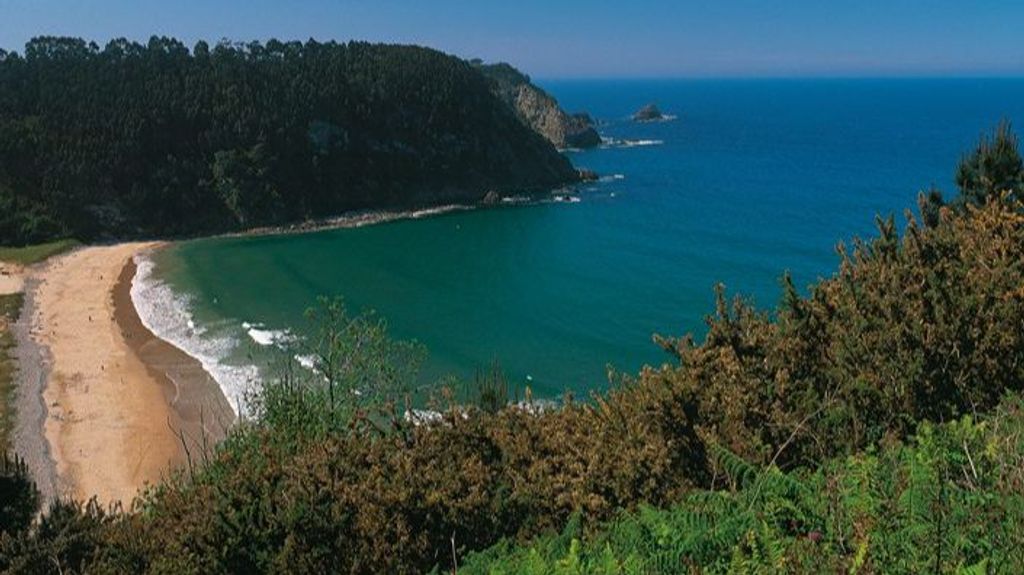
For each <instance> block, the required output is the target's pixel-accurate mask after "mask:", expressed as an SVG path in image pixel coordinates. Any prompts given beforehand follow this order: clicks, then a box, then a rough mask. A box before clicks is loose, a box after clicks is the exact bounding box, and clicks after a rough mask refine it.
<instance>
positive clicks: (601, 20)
mask: <svg viewBox="0 0 1024 575" xmlns="http://www.w3.org/2000/svg"><path fill="white" fill-rule="evenodd" d="M41 34H50V35H55V34H59V35H74V36H81V37H85V38H87V39H91V40H96V41H97V42H98V43H100V44H102V43H104V42H106V41H107V40H109V39H111V38H114V37H119V36H125V37H128V38H131V39H138V40H145V39H147V38H148V37H149V36H150V35H152V34H160V35H171V36H176V37H178V38H180V39H182V40H183V41H185V42H186V43H187V44H189V45H192V44H193V43H194V42H195V41H196V40H198V39H206V40H211V41H215V40H218V39H220V38H225V37H226V38H230V39H232V40H264V39H267V38H270V37H276V38H279V39H303V40H304V39H308V38H310V37H312V38H316V39H318V40H329V39H334V40H339V41H342V40H349V39H360V40H371V41H386V42H402V43H415V44H424V45H429V46H433V47H436V48H439V49H442V50H445V51H447V52H451V53H454V54H457V55H460V56H463V57H467V58H468V57H481V58H484V59H485V60H488V61H496V60H504V61H508V62H511V63H513V64H515V65H516V66H518V67H520V68H522V69H523V70H524V71H526V72H528V73H530V74H532V75H534V76H536V77H547V78H557V77H624V76H646V77H653V76H808V75H809V76H821V75H830V76H836V75H838V76H865V75H866V76H891V75H932V76H934V75H1022V74H1024V0H955V1H954V0H882V1H875V0H759V1H755V0H706V1H699V2H698V1H684V0H676V1H665V2H654V1H651V0H632V1H630V2H615V3H612V2H608V1H605V0H589V1H588V0H543V1H542V0H518V1H516V0H506V1H502V2H499V1H495V0H403V1H399V0H357V1H351V0H306V1H302V0H298V1H289V0H273V1H268V0H227V1H214V0H208V1H205V2H200V1H197V0H131V1H129V0H65V1H62V2H58V1H56V0H0V47H3V48H5V49H8V50H11V49H16V50H18V51H21V49H22V47H23V46H24V43H25V41H26V40H28V39H29V38H31V37H32V36H36V35H41Z"/></svg>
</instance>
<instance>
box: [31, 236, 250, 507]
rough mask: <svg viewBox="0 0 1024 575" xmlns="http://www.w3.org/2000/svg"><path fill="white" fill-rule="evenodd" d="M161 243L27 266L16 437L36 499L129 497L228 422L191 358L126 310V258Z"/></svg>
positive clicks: (112, 501)
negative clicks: (35, 486)
mask: <svg viewBox="0 0 1024 575" xmlns="http://www.w3.org/2000/svg"><path fill="white" fill-rule="evenodd" d="M159 245H160V244H158V243H124V244H115V245H110V246H92V247H85V248H80V249H77V250H74V251H72V252H70V253H68V254H64V255H61V256H58V257H55V258H53V259H51V260H49V261H48V262H46V263H45V264H42V265H40V266H33V267H32V268H30V270H28V271H29V274H28V276H27V283H26V290H25V306H24V308H23V310H22V317H21V319H20V320H19V322H18V325H17V328H16V337H17V340H18V351H17V357H18V363H19V370H18V378H17V379H18V403H17V407H18V414H17V416H18V423H17V430H16V433H15V442H16V443H15V445H16V446H17V449H18V450H19V452H20V453H21V454H22V455H24V456H25V457H26V459H27V460H28V461H29V465H30V468H31V469H32V473H33V477H35V478H36V480H37V481H38V482H39V484H40V489H41V491H42V492H43V497H44V500H45V501H51V500H52V499H54V498H57V497H68V496H71V497H74V498H75V499H77V500H80V501H85V500H88V499H89V498H91V497H96V498H97V500H98V501H99V503H100V504H101V505H103V506H109V505H116V504H117V503H118V502H120V504H121V505H122V506H124V507H127V506H129V505H130V504H131V502H132V500H133V499H134V498H135V496H136V495H138V494H139V493H140V490H142V489H144V488H145V487H146V486H147V485H154V484H156V483H158V482H159V481H160V480H162V479H163V478H165V477H167V476H169V475H170V474H171V473H172V472H173V471H174V470H175V469H181V468H182V467H184V466H186V465H187V464H188V462H189V460H190V459H191V460H192V461H198V460H199V459H200V458H202V457H203V456H204V454H203V452H204V450H207V449H208V448H210V447H212V445H213V444H215V443H216V441H218V440H219V439H221V438H223V437H224V435H225V433H226V431H227V429H228V427H229V426H230V424H231V423H232V422H233V420H234V414H233V412H231V410H230V406H228V404H227V400H226V399H225V398H224V397H223V394H222V393H221V391H220V388H219V386H217V384H216V383H215V382H213V380H212V378H211V377H210V376H209V374H207V373H206V372H205V371H204V370H203V369H202V366H201V365H200V364H199V362H198V361H197V360H195V359H194V358H192V357H191V356H189V355H187V354H186V353H185V352H183V351H181V350H179V349H178V348H176V347H174V346H173V345H171V344H170V343H168V342H165V341H164V340H162V339H160V338H158V337H156V336H155V335H154V334H153V333H152V332H150V331H149V330H148V329H146V328H145V327H144V326H143V325H142V322H141V320H140V319H139V316H138V312H137V311H136V310H135V306H134V304H133V303H132V300H131V293H130V292H131V285H132V280H133V279H134V276H135V269H136V267H135V263H134V257H135V255H136V254H137V253H140V252H142V251H145V250H148V249H154V248H156V247H158V246H159ZM225 410H226V413H228V414H230V415H231V417H230V419H229V418H227V417H226V416H225Z"/></svg>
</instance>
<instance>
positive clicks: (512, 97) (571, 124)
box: [472, 60, 601, 149]
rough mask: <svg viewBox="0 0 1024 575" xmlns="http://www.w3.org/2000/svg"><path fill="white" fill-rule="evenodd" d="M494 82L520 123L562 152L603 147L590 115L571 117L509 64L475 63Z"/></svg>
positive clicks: (502, 98) (496, 90)
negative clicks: (567, 149)
mask: <svg viewBox="0 0 1024 575" xmlns="http://www.w3.org/2000/svg"><path fill="white" fill-rule="evenodd" d="M472 64H473V65H475V66H476V67H477V68H478V69H479V70H480V71H481V72H482V73H483V74H484V76H486V77H487V78H489V79H490V80H491V83H492V86H493V91H494V93H495V94H496V95H497V96H498V97H499V98H500V99H501V100H502V101H504V102H505V103H506V104H508V105H509V106H510V107H511V108H512V109H513V110H514V111H515V113H516V115H517V116H518V117H519V119H520V120H521V121H522V122H523V123H524V124H526V125H527V126H529V127H530V128H533V130H534V131H536V132H537V133H539V134H540V135H542V136H544V137H545V138H547V140H548V141H549V142H551V143H552V144H554V145H555V147H557V148H560V149H565V148H591V147H594V146H597V145H599V144H600V143H601V136H600V135H598V133H597V130H596V129H594V121H593V119H591V117H590V116H589V115H587V114H569V113H567V112H566V111H565V110H563V109H562V108H561V107H560V106H559V105H558V101H557V100H555V98H554V97H552V96H551V95H550V94H548V93H547V92H545V91H544V90H542V89H540V88H538V87H537V86H535V85H533V83H531V82H530V77H529V76H527V75H526V74H523V73H522V72H520V71H519V70H516V69H515V68H513V67H512V66H510V65H509V64H504V63H501V64H483V63H482V62H481V61H479V60H474V61H473V62H472Z"/></svg>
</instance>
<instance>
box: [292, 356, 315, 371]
mask: <svg viewBox="0 0 1024 575" xmlns="http://www.w3.org/2000/svg"><path fill="white" fill-rule="evenodd" d="M295 361H297V362H299V365H301V366H302V367H304V368H306V369H308V370H309V371H314V372H315V371H316V356H315V355H302V354H298V355H296V356H295Z"/></svg>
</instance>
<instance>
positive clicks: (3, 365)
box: [0, 293, 24, 454]
mask: <svg viewBox="0 0 1024 575" xmlns="http://www.w3.org/2000/svg"><path fill="white" fill-rule="evenodd" d="M23 301H24V297H23V296H22V294H20V293H15V294H3V295H0V454H6V453H8V452H9V450H10V448H11V444H10V436H11V432H12V431H13V430H14V417H15V413H14V405H13V401H12V399H13V395H14V385H15V383H14V382H15V375H16V373H17V369H18V366H17V365H16V363H15V360H14V357H13V356H12V354H13V351H14V346H15V341H14V335H13V334H12V333H11V324H12V323H14V322H15V321H17V320H18V315H19V314H20V313H21V306H22V303H23Z"/></svg>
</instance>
